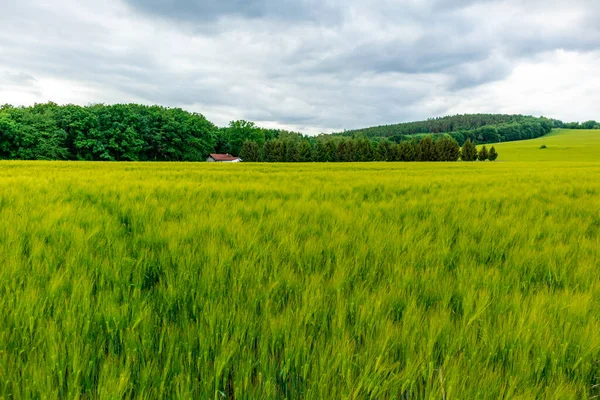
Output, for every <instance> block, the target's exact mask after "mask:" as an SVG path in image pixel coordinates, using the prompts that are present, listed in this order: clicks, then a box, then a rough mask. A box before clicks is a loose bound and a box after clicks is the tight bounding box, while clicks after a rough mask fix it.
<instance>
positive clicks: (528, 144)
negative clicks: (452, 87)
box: [488, 129, 600, 162]
mask: <svg viewBox="0 0 600 400" xmlns="http://www.w3.org/2000/svg"><path fill="white" fill-rule="evenodd" d="M542 146H546V148H541V147H542ZM489 147H490V145H488V148H489ZM494 147H496V150H498V153H499V154H500V158H499V159H498V160H500V161H581V162H585V161H600V130H570V129H555V130H553V131H552V132H551V133H550V134H548V135H546V136H543V137H540V138H537V139H532V140H522V141H518V142H505V143H498V144H495V145H494Z"/></svg>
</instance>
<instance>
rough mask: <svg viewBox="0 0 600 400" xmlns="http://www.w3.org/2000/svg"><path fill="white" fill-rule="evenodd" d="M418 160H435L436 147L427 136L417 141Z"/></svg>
mask: <svg viewBox="0 0 600 400" xmlns="http://www.w3.org/2000/svg"><path fill="white" fill-rule="evenodd" d="M419 149H420V155H421V158H420V161H437V149H436V146H435V143H434V142H433V139H432V138H431V137H430V136H427V137H425V138H423V139H421V141H420V142H419Z"/></svg>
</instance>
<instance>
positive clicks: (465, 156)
mask: <svg viewBox="0 0 600 400" xmlns="http://www.w3.org/2000/svg"><path fill="white" fill-rule="evenodd" d="M460 158H461V159H462V160H463V161H475V160H477V147H476V146H475V143H473V142H471V139H467V141H466V142H465V144H463V147H462V150H461V152H460Z"/></svg>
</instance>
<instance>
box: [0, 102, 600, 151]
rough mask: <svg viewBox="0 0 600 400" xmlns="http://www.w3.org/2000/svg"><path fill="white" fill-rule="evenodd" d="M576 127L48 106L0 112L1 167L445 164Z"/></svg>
mask: <svg viewBox="0 0 600 400" xmlns="http://www.w3.org/2000/svg"><path fill="white" fill-rule="evenodd" d="M557 127H564V128H570V129H594V128H599V129H600V124H598V123H597V122H595V121H588V122H585V123H583V124H579V123H569V124H565V123H563V122H562V121H558V120H551V119H547V118H534V117H529V116H522V115H494V114H472V115H456V116H451V117H443V118H436V119H430V120H427V121H421V122H412V123H406V124H397V125H389V126H380V127H374V128H367V129H362V130H354V131H345V132H342V133H337V134H321V135H318V136H306V135H302V134H300V133H297V132H289V131H284V130H275V129H263V128H260V127H257V126H256V125H255V124H254V123H252V122H248V121H232V122H231V123H230V124H229V126H227V127H223V128H219V127H217V126H215V125H214V124H213V123H211V122H210V121H208V120H207V119H206V118H205V117H204V116H202V115H201V114H197V113H190V112H187V111H184V110H182V109H179V108H166V107H160V106H144V105H137V104H116V105H103V104H95V105H90V106H77V105H65V106H59V105H57V104H55V103H46V104H36V105H34V106H31V107H13V106H10V105H5V106H1V107H0V159H20V160H90V161H203V160H205V159H206V157H207V156H208V154H209V153H230V154H233V155H239V156H241V157H242V158H243V159H244V160H245V161H264V162H296V161H298V162H300V161H303V162H307V161H319V162H350V161H375V160H379V161H451V160H457V159H458V158H459V157H460V148H461V147H464V145H465V143H477V144H486V143H497V142H502V141H509V140H523V139H531V138H536V137H539V136H542V135H545V134H546V133H548V132H550V130H551V129H552V128H557Z"/></svg>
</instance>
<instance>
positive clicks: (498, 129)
mask: <svg viewBox="0 0 600 400" xmlns="http://www.w3.org/2000/svg"><path fill="white" fill-rule="evenodd" d="M593 122H594V121H590V122H588V123H585V126H592V123H593ZM558 123H559V125H560V124H562V122H560V121H555V120H550V119H547V118H536V117H531V116H525V115H501V114H466V115H454V116H448V117H442V118H432V119H428V120H427V121H418V122H409V123H402V124H396V125H385V126H376V127H371V128H365V129H357V130H349V131H344V132H341V133H337V134H335V135H338V136H348V137H356V136H357V135H362V136H366V137H368V138H372V139H377V138H388V139H389V140H391V141H393V142H396V143H401V142H403V141H407V140H410V139H411V137H414V136H416V135H424V134H434V135H436V134H442V133H448V134H450V135H451V137H452V138H453V139H454V140H456V141H457V142H458V144H459V145H462V144H464V142H465V141H466V140H467V139H471V141H472V142H477V143H496V142H505V141H512V140H523V139H533V138H536V137H539V136H542V135H545V134H546V133H548V132H550V131H551V130H552V128H555V127H560V126H556V125H557V124H558ZM588 129H592V128H588Z"/></svg>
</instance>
